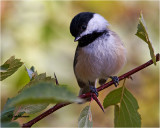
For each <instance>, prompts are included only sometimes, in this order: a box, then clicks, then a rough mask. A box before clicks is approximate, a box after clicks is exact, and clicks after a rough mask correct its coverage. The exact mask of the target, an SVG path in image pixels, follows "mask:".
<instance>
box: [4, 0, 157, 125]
mask: <svg viewBox="0 0 160 128" xmlns="http://www.w3.org/2000/svg"><path fill="white" fill-rule="evenodd" d="M82 11H91V12H96V13H99V14H101V15H102V16H104V17H105V18H106V19H107V20H108V22H109V23H110V29H111V30H113V31H115V32H116V33H117V34H118V35H119V36H120V37H121V39H122V40H123V42H124V44H125V46H126V48H127V51H128V53H127V55H128V56H127V61H128V62H127V64H126V66H125V67H124V68H123V70H122V71H121V72H120V73H119V75H120V74H122V73H125V72H127V71H129V70H131V69H133V68H135V67H137V66H139V65H141V64H143V63H144V62H146V61H148V60H149V59H150V54H149V49H148V46H147V44H146V43H145V42H143V41H142V40H141V39H139V38H138V37H137V36H135V33H136V30H137V24H138V18H139V14H140V11H142V12H143V15H144V19H145V21H146V24H147V27H148V32H149V35H150V37H151V39H152V42H153V46H154V48H155V53H157V52H159V1H153V2H152V1H141V2H139V1H48V2H45V1H44V2H38V1H15V2H14V1H13V2H9V1H8V2H5V1H2V2H1V57H2V58H1V60H2V62H1V63H4V62H5V61H6V60H7V59H8V58H9V57H10V56H12V55H15V56H16V58H21V60H22V61H23V62H25V65H26V66H27V67H28V68H29V67H31V66H32V65H33V66H35V68H36V70H37V71H38V73H43V72H46V73H47V75H51V76H52V77H53V76H54V72H55V73H56V75H57V78H58V80H59V83H60V84H66V85H68V86H69V88H71V89H72V90H73V92H75V93H76V94H77V95H78V92H79V87H78V85H77V82H76V79H75V76H74V73H73V58H74V52H75V49H76V46H77V43H74V41H73V40H74V38H73V37H72V36H71V34H70V32H69V25H70V22H71V20H72V18H73V17H74V16H75V15H76V14H77V13H79V12H82ZM158 66H159V64H157V66H156V67H155V66H154V65H152V66H150V67H148V68H146V69H144V70H142V71H140V72H138V73H136V74H135V75H133V76H132V77H133V81H132V80H127V82H126V86H127V88H128V89H129V90H130V91H131V92H132V93H133V95H134V96H135V97H136V98H137V100H138V103H139V107H140V108H139V113H140V114H141V118H142V126H143V127H147V126H150V127H158V126H159V74H158V71H159V70H158ZM28 80H29V78H28V76H27V73H26V71H25V69H24V66H22V67H21V68H20V69H19V70H18V71H17V72H16V73H15V74H14V75H12V76H11V77H9V78H7V79H6V80H4V81H3V82H2V85H1V109H3V106H4V104H5V102H6V100H7V98H8V97H13V96H15V95H16V94H17V92H18V90H19V89H21V88H22V87H23V86H24V85H25V84H26V83H27V82H28ZM120 84H122V82H120ZM113 89H115V87H114V86H113V87H110V88H108V89H105V90H104V91H102V92H100V95H99V99H100V101H101V103H102V102H103V99H104V97H105V96H106V95H107V94H108V93H109V92H110V91H111V90H113ZM88 104H89V103H86V104H83V105H77V104H72V105H69V106H66V107H64V108H62V109H60V110H58V111H56V112H55V113H54V114H51V115H49V116H48V117H46V118H45V119H43V120H41V121H40V122H38V123H37V124H35V125H34V126H37V127H40V126H41V127H46V126H48V127H71V126H72V127H77V126H78V117H79V114H80V111H81V110H82V109H83V107H84V106H86V105H88ZM51 106H53V105H50V106H49V107H48V108H50V107H51ZM91 110H92V114H93V126H94V127H106V126H108V127H111V126H113V120H114V116H113V115H114V109H113V107H109V108H107V109H106V110H105V114H104V113H103V112H102V111H101V109H100V108H99V107H98V105H97V104H96V103H95V102H94V101H93V102H92V104H91ZM38 114H39V113H37V114H33V115H31V117H30V118H27V119H24V118H23V119H19V120H18V121H19V122H20V124H22V123H24V122H26V121H28V120H31V119H32V118H33V117H35V116H36V115H38Z"/></svg>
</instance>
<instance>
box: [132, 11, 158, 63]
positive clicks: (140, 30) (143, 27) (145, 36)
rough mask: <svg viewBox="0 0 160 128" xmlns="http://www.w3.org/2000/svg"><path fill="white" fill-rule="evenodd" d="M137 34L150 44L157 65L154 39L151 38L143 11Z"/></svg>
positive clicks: (152, 56) (151, 53)
mask: <svg viewBox="0 0 160 128" xmlns="http://www.w3.org/2000/svg"><path fill="white" fill-rule="evenodd" d="M135 35H136V36H138V37H139V38H141V39H142V40H143V41H145V42H146V43H147V44H148V47H149V50H150V56H151V58H152V60H153V63H154V64H155V65H156V56H155V54H154V49H153V46H152V41H151V39H150V38H149V34H148V32H147V27H146V24H145V21H144V19H143V14H142V12H141V13H140V18H139V24H138V26H137V33H136V34H135Z"/></svg>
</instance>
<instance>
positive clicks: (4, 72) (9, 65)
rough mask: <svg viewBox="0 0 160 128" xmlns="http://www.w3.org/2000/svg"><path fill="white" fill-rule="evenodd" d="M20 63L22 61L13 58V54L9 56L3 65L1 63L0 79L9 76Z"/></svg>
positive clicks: (21, 63)
mask: <svg viewBox="0 0 160 128" xmlns="http://www.w3.org/2000/svg"><path fill="white" fill-rule="evenodd" d="M22 65H23V62H20V59H15V57H14V56H12V57H11V58H9V59H8V60H7V61H6V62H5V63H4V64H3V65H1V71H0V80H1V81H2V80H4V79H6V78H7V77H9V76H11V75H12V74H13V73H15V72H16V71H17V70H18V68H20V67H21V66H22Z"/></svg>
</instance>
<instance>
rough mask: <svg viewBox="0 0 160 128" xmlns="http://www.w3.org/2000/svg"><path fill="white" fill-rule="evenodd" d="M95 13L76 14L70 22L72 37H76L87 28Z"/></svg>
mask: <svg viewBox="0 0 160 128" xmlns="http://www.w3.org/2000/svg"><path fill="white" fill-rule="evenodd" d="M94 14H95V13H92V12H81V13H79V14H77V15H76V16H75V17H74V18H73V19H72V21H71V24H70V33H71V34H72V36H74V37H77V36H79V34H81V33H82V32H83V31H85V29H86V28H87V24H88V22H89V21H90V20H91V19H92V18H93V15H94Z"/></svg>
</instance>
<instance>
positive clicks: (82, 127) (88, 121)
mask: <svg viewBox="0 0 160 128" xmlns="http://www.w3.org/2000/svg"><path fill="white" fill-rule="evenodd" d="M92 126H93V122H92V113H91V109H90V106H86V107H85V108H84V109H83V110H82V111H81V114H80V116H79V119H78V127H79V128H91V127H92Z"/></svg>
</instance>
